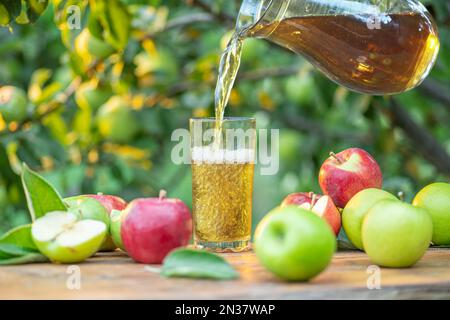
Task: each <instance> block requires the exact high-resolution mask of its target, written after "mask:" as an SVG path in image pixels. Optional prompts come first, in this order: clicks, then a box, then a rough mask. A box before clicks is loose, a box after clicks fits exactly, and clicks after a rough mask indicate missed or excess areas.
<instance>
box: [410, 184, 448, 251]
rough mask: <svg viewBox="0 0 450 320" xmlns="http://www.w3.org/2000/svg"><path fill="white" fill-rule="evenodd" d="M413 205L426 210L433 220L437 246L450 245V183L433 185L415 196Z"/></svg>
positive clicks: (433, 240) (434, 239)
mask: <svg viewBox="0 0 450 320" xmlns="http://www.w3.org/2000/svg"><path fill="white" fill-rule="evenodd" d="M413 205H414V206H416V207H420V208H423V209H426V210H427V212H428V214H430V216H431V220H433V239H432V242H433V244H435V245H450V183H444V182H437V183H432V184H430V185H428V186H426V187H425V188H423V189H422V190H420V191H419V193H418V194H417V195H416V196H415V198H414V200H413Z"/></svg>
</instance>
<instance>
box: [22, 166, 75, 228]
mask: <svg viewBox="0 0 450 320" xmlns="http://www.w3.org/2000/svg"><path fill="white" fill-rule="evenodd" d="M22 185H23V189H24V191H25V196H26V199H27V204H28V209H29V211H30V215H31V219H32V220H33V221H34V220H36V219H38V218H40V217H42V216H43V215H45V214H46V213H48V212H51V211H66V210H67V207H66V205H65V204H64V202H63V200H62V198H61V196H60V195H59V194H58V192H57V191H56V190H55V188H54V187H53V186H52V185H51V184H50V183H49V182H48V181H46V180H45V179H44V178H43V177H42V176H40V175H39V174H37V173H36V172H34V171H32V170H31V169H30V168H28V166H27V165H26V164H24V165H23V171H22Z"/></svg>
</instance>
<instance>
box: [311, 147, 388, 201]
mask: <svg viewBox="0 0 450 320" xmlns="http://www.w3.org/2000/svg"><path fill="white" fill-rule="evenodd" d="M382 184H383V176H382V174H381V170H380V167H379V166H378V163H377V162H376V161H375V159H374V158H373V157H372V156H371V155H370V154H369V153H368V152H367V151H365V150H363V149H359V148H350V149H346V150H344V151H342V152H339V153H338V154H334V153H332V152H331V153H330V157H329V158H328V159H327V160H325V162H324V163H323V164H322V167H321V168H320V172H319V185H320V188H321V189H322V191H323V193H324V194H326V195H329V196H330V197H331V199H333V202H334V203H335V204H336V206H338V207H339V208H344V207H345V205H346V204H347V202H348V201H349V200H350V199H351V198H352V197H353V196H354V195H355V194H357V193H358V192H359V191H361V190H364V189H368V188H378V189H380V188H381V186H382Z"/></svg>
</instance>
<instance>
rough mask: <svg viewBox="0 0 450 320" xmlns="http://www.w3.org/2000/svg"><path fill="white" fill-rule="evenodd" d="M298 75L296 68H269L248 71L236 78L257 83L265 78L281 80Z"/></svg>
mask: <svg viewBox="0 0 450 320" xmlns="http://www.w3.org/2000/svg"><path fill="white" fill-rule="evenodd" d="M298 73H299V68H298V67H294V68H292V67H284V68H269V69H259V70H254V71H248V72H245V73H242V74H241V75H239V76H238V79H239V80H243V81H257V80H261V79H265V78H282V77H288V76H293V75H296V74H298Z"/></svg>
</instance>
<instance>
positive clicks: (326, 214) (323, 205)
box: [311, 196, 341, 235]
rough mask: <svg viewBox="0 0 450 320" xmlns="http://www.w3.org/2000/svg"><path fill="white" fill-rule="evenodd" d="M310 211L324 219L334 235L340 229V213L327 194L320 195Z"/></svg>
mask: <svg viewBox="0 0 450 320" xmlns="http://www.w3.org/2000/svg"><path fill="white" fill-rule="evenodd" d="M311 211H312V212H314V213H315V214H317V215H318V216H319V217H321V218H322V219H325V220H326V221H327V222H328V224H329V225H330V227H331V229H333V232H334V234H335V235H338V234H339V231H340V230H341V214H340V213H339V210H338V209H337V208H336V206H335V205H334V202H333V200H332V199H331V198H330V197H329V196H321V197H320V198H319V200H317V201H316V203H314V205H313V206H312V208H311Z"/></svg>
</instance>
